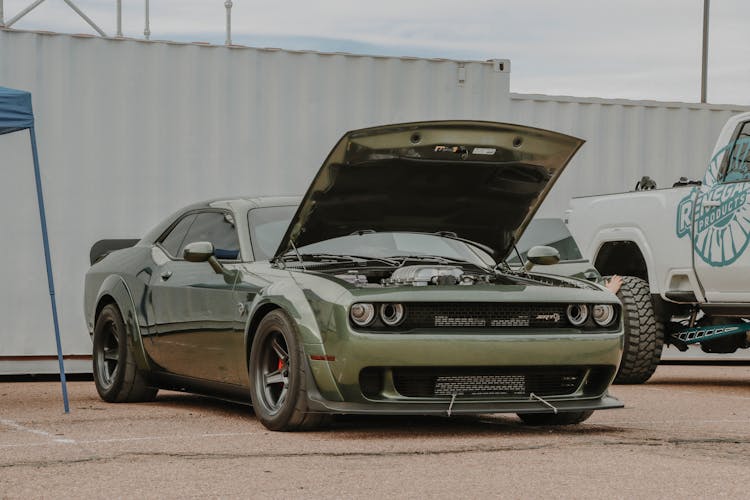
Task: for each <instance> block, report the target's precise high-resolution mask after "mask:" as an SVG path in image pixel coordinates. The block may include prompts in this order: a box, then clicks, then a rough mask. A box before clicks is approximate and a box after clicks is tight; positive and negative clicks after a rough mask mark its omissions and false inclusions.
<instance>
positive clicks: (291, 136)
mask: <svg viewBox="0 0 750 500" xmlns="http://www.w3.org/2000/svg"><path fill="white" fill-rule="evenodd" d="M0 85H2V86H7V87H15V88H20V89H25V90H29V91H31V92H32V93H33V101H34V109H35V113H36V120H37V135H38V139H39V147H40V159H41V169H42V178H43V183H44V190H45V201H46V203H47V216H48V225H49V231H50V242H51V249H52V264H53V269H54V277H55V284H56V289H57V301H58V310H59V313H60V320H61V330H62V332H61V333H62V341H63V351H64V353H65V354H66V355H69V356H71V357H72V358H74V359H71V361H69V362H66V366H67V367H68V370H71V371H90V363H89V362H88V361H85V360H81V359H75V356H76V355H79V356H80V355H86V354H89V353H90V351H91V343H90V341H89V338H88V335H87V333H86V326H85V324H84V319H83V311H82V292H83V290H82V288H83V276H84V274H85V272H86V269H87V268H88V266H89V261H88V253H89V248H90V247H91V245H92V244H93V243H94V242H95V241H96V240H98V239H102V238H128V237H139V236H141V235H142V234H144V233H145V232H146V231H147V230H148V229H149V228H150V227H151V226H153V225H154V224H155V223H156V222H158V221H159V220H161V219H162V218H163V217H165V216H166V215H167V214H168V213H170V212H172V211H174V210H176V209H178V208H179V207H181V206H183V205H185V204H188V203H191V202H193V201H197V200H201V199H207V198H212V197H218V196H232V195H240V194H241V195H250V194H299V193H301V192H303V191H304V189H305V188H306V187H307V185H308V183H309V181H310V179H311V178H312V176H313V175H314V173H315V171H316V170H317V169H318V167H319V166H320V164H321V163H322V161H323V158H324V157H325V155H326V154H327V153H328V151H329V149H330V148H331V147H332V145H333V144H334V142H335V141H336V140H337V139H338V138H339V137H340V136H341V135H342V134H343V133H344V132H345V131H347V130H351V129H354V128H360V127H366V126H370V125H379V124H384V123H394V122H405V121H417V120H435V119H461V118H463V119H480V120H494V121H506V122H512V123H521V124H525V125H531V126H537V127H541V128H547V129H552V130H557V131H560V132H564V133H569V134H571V135H575V136H578V137H581V138H583V139H585V140H586V141H587V143H586V144H585V145H584V146H583V148H582V149H581V151H580V152H579V153H578V155H576V157H575V158H574V159H573V161H572V162H571V164H570V166H569V167H568V170H567V171H566V172H565V173H564V174H563V176H562V177H561V179H560V181H559V183H558V185H557V186H556V187H555V189H554V190H553V191H552V192H551V194H550V196H549V198H548V200H547V201H546V202H545V204H544V205H543V207H542V209H541V212H540V215H543V216H553V217H559V216H561V215H562V214H563V212H564V210H565V209H566V208H567V206H568V200H569V199H570V197H571V196H580V195H588V194H599V193H605V192H615V191H624V190H628V189H632V187H633V186H634V185H635V182H636V181H637V180H638V179H640V178H641V176H643V175H649V176H651V177H652V178H653V179H655V180H656V181H657V183H658V184H659V185H660V186H669V185H671V184H672V182H674V181H675V180H677V179H678V178H679V177H680V176H687V177H691V178H700V177H701V176H702V174H703V171H704V169H705V165H706V162H707V161H708V157H709V155H710V151H711V147H712V146H713V143H714V141H715V139H716V136H717V135H718V132H719V130H720V129H721V126H722V125H723V123H724V122H725V121H726V119H727V118H728V117H729V116H731V115H732V114H734V113H739V112H742V111H746V110H748V109H750V108H747V107H741V106H716V105H700V104H686V103H663V102H652V101H643V102H642V101H626V100H605V99H597V98H572V97H555V96H543V95H523V94H510V91H509V89H510V63H509V62H508V61H507V60H501V59H499V60H493V61H488V62H468V61H453V60H443V59H418V58H393V57H372V56H357V55H351V54H321V53H316V52H299V51H284V50H278V49H255V48H245V47H224V46H208V45H203V44H182V43H172V42H160V41H152V42H146V41H141V40H128V39H125V40H118V39H106V38H98V37H89V36H72V35H60V34H49V33H35V32H24V31H15V30H3V29H0ZM0 172H2V177H0V235H1V236H2V241H3V242H4V243H5V248H6V255H4V258H3V259H2V260H0V279H1V280H2V281H1V283H2V285H0V315H2V318H3V322H2V326H0V374H3V373H29V372H35V373H41V372H45V371H48V372H55V371H56V370H57V362H56V360H54V355H55V344H54V336H53V328H52V320H51V312H50V305H49V296H48V290H47V282H46V276H45V271H44V257H43V252H42V247H41V234H40V231H39V219H38V213H37V208H36V197H35V191H34V184H33V172H32V165H31V155H30V151H29V146H28V135H27V133H25V132H24V133H17V134H11V135H5V136H0Z"/></svg>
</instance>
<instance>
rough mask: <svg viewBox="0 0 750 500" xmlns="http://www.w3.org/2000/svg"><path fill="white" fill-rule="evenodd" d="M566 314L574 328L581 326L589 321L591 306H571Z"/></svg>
mask: <svg viewBox="0 0 750 500" xmlns="http://www.w3.org/2000/svg"><path fill="white" fill-rule="evenodd" d="M565 312H566V313H567V315H568V321H570V322H571V323H572V324H573V325H574V326H581V325H582V324H584V323H585V322H586V320H587V319H589V306H587V305H586V304H571V305H569V306H568V309H567V310H566V311H565Z"/></svg>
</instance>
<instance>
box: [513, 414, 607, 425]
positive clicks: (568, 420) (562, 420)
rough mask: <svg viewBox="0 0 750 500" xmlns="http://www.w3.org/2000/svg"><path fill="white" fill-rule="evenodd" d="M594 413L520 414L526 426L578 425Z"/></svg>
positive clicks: (519, 416)
mask: <svg viewBox="0 0 750 500" xmlns="http://www.w3.org/2000/svg"><path fill="white" fill-rule="evenodd" d="M593 414H594V412H593V411H570V412H563V413H518V418H520V419H521V420H522V421H523V423H524V424H526V425H576V424H580V423H581V422H583V421H584V420H588V418H589V417H590V416H591V415H593Z"/></svg>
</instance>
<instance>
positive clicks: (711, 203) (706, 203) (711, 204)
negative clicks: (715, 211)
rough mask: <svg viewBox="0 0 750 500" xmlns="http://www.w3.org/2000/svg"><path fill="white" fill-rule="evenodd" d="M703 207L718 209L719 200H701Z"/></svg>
mask: <svg viewBox="0 0 750 500" xmlns="http://www.w3.org/2000/svg"><path fill="white" fill-rule="evenodd" d="M701 204H702V205H703V206H704V207H718V206H719V205H721V202H720V201H719V200H703V202H702V203H701Z"/></svg>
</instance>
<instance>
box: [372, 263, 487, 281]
mask: <svg viewBox="0 0 750 500" xmlns="http://www.w3.org/2000/svg"><path fill="white" fill-rule="evenodd" d="M463 278H464V271H463V269H461V268H460V267H456V266H440V265H422V266H405V267H399V268H398V269H396V270H395V271H394V272H393V274H392V275H391V277H390V278H388V279H386V280H383V281H384V284H386V285H412V286H427V285H457V284H472V283H473V282H474V280H473V279H471V280H470V282H469V283H466V282H465V281H466V280H464V279H463Z"/></svg>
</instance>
